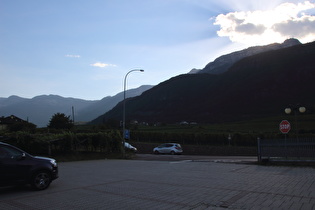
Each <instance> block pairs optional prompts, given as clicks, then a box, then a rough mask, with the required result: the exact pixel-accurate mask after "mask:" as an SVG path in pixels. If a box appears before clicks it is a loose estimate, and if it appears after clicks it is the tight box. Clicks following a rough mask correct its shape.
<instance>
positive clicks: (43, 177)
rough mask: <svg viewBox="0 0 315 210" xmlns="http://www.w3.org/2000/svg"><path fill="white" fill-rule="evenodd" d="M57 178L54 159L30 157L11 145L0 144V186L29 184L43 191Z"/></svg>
mask: <svg viewBox="0 0 315 210" xmlns="http://www.w3.org/2000/svg"><path fill="white" fill-rule="evenodd" d="M57 178H58V166H57V162H56V161H55V160H54V159H51V158H46V157H37V156H32V155H30V154H28V153H26V152H24V151H23V150H21V149H19V148H17V147H14V146H12V145H9V144H6V143H3V142H0V186H10V185H16V184H30V185H31V186H32V187H33V189H35V190H44V189H46V188H47V187H49V185H50V183H51V182H52V181H53V180H55V179H57Z"/></svg>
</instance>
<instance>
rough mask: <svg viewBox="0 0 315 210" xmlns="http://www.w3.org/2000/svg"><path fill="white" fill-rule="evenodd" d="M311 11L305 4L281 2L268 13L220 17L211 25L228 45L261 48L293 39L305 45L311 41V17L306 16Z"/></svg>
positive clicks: (314, 22) (314, 34)
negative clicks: (224, 37)
mask: <svg viewBox="0 0 315 210" xmlns="http://www.w3.org/2000/svg"><path fill="white" fill-rule="evenodd" d="M313 8H315V3H311V2H309V1H305V2H303V3H297V4H294V3H283V4H280V5H278V6H277V7H275V8H274V9H272V10H265V11H262V10H256V11H247V12H231V13H228V14H220V15H218V16H217V17H216V19H215V22H214V24H215V25H219V26H220V30H219V31H218V32H217V34H218V35H219V36H221V37H223V36H226V37H229V39H230V40H231V41H232V42H239V43H244V44H248V45H261V44H269V43H274V42H282V41H284V40H285V39H287V38H297V39H299V40H300V41H301V42H303V43H305V42H310V41H314V40H315V39H314V37H315V16H313V15H309V14H307V10H311V9H313Z"/></svg>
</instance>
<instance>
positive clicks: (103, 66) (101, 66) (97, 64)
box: [90, 62, 116, 68]
mask: <svg viewBox="0 0 315 210" xmlns="http://www.w3.org/2000/svg"><path fill="white" fill-rule="evenodd" d="M90 66H94V67H100V68H105V67H109V66H113V67H115V66H116V65H114V64H107V63H101V62H96V63H93V64H90Z"/></svg>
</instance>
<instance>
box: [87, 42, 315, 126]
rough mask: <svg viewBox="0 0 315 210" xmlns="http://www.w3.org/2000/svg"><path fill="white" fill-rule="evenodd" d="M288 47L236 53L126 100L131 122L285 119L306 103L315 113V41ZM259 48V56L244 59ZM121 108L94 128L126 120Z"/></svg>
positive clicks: (120, 104) (99, 118)
mask: <svg viewBox="0 0 315 210" xmlns="http://www.w3.org/2000/svg"><path fill="white" fill-rule="evenodd" d="M285 43H286V44H288V43H289V44H290V43H293V44H292V45H291V46H287V47H285V48H283V47H280V48H279V49H274V48H273V47H271V48H272V50H268V51H264V50H261V51H262V52H260V53H256V52H258V51H260V50H258V49H259V48H250V49H248V51H246V50H245V51H241V53H240V52H236V53H231V54H229V55H227V56H222V57H221V58H220V59H218V60H217V59H216V60H215V61H214V62H213V63H210V64H209V65H207V66H206V67H205V68H204V69H202V70H200V71H199V72H198V73H197V74H185V75H179V76H176V77H174V78H171V79H169V80H167V81H164V82H162V83H160V84H159V85H157V86H155V87H153V88H151V89H150V90H148V91H146V92H145V93H143V94H142V95H141V96H137V97H134V98H130V99H129V100H128V101H126V120H127V121H128V120H137V121H140V122H142V121H144V122H153V123H154V122H165V123H175V122H181V121H188V122H197V123H201V122H203V123H213V122H216V123H219V122H221V123H223V122H227V121H240V120H248V119H255V118H260V117H268V116H280V115H283V112H284V111H283V110H284V108H286V107H288V106H289V105H290V104H291V105H296V104H303V105H304V106H307V109H308V110H309V111H312V110H313V109H314V104H315V97H314V96H313V94H312V91H313V90H315V82H314V81H315V68H314V67H315V59H314V58H315V42H312V43H308V44H300V43H299V42H298V41H296V40H294V39H291V40H288V41H287V42H285ZM270 46H273V45H270ZM274 46H279V45H274ZM266 48H268V47H262V48H261V49H266ZM253 49H255V50H254V51H255V53H249V55H248V56H244V55H246V53H248V52H249V51H252V50H253ZM233 57H234V58H233ZM223 58H224V59H223ZM219 60H222V61H224V60H225V61H227V62H225V64H223V65H221V67H222V68H221V69H220V70H219V69H218V68H212V69H211V68H210V67H209V66H213V65H214V64H215V63H217V66H219V65H218V63H224V62H219ZM209 68H210V70H208V69H209ZM121 109H122V103H119V104H118V105H117V106H116V107H114V108H113V109H112V110H110V111H109V112H107V113H105V114H104V115H102V116H100V117H98V118H96V119H95V120H93V121H92V123H101V122H104V121H106V120H109V119H117V120H120V119H122V112H121Z"/></svg>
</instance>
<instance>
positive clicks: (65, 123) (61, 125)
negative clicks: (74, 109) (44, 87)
mask: <svg viewBox="0 0 315 210" xmlns="http://www.w3.org/2000/svg"><path fill="white" fill-rule="evenodd" d="M48 127H49V128H55V129H70V128H72V127H73V122H72V120H70V116H66V115H65V114H63V113H57V114H54V115H53V116H52V117H51V119H50V121H49V124H48Z"/></svg>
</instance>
